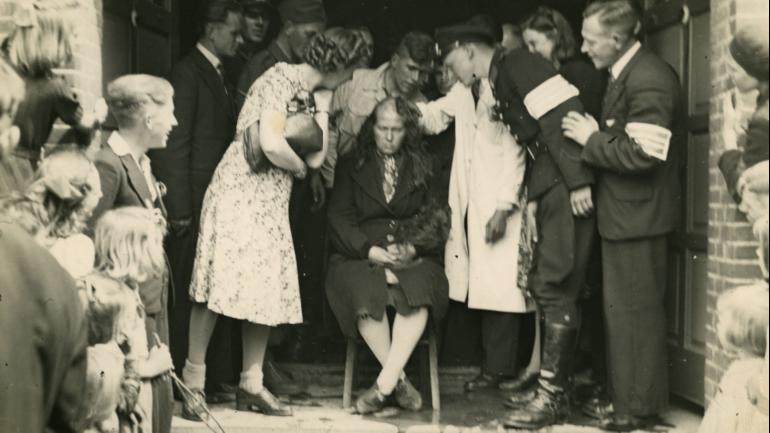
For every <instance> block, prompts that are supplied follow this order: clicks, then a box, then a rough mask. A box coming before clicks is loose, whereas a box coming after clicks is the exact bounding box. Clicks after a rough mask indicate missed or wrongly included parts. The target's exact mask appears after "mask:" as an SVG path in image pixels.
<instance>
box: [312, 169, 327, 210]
mask: <svg viewBox="0 0 770 433" xmlns="http://www.w3.org/2000/svg"><path fill="white" fill-rule="evenodd" d="M310 191H311V192H312V194H313V204H312V205H310V210H311V211H312V212H318V211H319V210H321V208H323V205H324V203H326V187H325V186H324V181H323V178H322V177H321V173H320V172H315V173H313V174H312V175H311V176H310Z"/></svg>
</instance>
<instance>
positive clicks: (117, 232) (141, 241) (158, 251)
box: [94, 206, 166, 284]
mask: <svg viewBox="0 0 770 433" xmlns="http://www.w3.org/2000/svg"><path fill="white" fill-rule="evenodd" d="M165 231H166V230H165V221H164V220H163V217H162V216H161V215H160V214H158V213H157V212H156V211H155V210H151V209H146V208H142V207H138V206H128V207H121V208H117V209H113V210H111V211H108V212H106V213H105V214H104V215H103V216H102V217H101V218H99V221H97V223H96V231H95V234H94V246H95V248H96V269H97V270H99V271H101V272H104V273H105V274H106V275H108V276H110V277H112V278H115V279H117V280H120V281H124V282H126V283H128V284H136V283H141V282H143V281H146V280H147V279H149V278H152V277H155V276H158V275H160V274H161V273H162V272H163V269H164V267H165V265H166V261H165V256H164V255H163V236H164V235H165Z"/></svg>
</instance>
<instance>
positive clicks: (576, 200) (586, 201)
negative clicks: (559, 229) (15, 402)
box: [569, 186, 594, 218]
mask: <svg viewBox="0 0 770 433" xmlns="http://www.w3.org/2000/svg"><path fill="white" fill-rule="evenodd" d="M569 202H570V204H571V205H572V215H575V216H576V217H581V218H585V217H588V216H590V215H591V213H592V212H593V211H594V201H593V199H592V198H591V187H590V186H583V187H580V188H578V189H576V190H574V191H570V193H569Z"/></svg>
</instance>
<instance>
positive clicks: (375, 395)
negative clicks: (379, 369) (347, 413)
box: [356, 382, 387, 415]
mask: <svg viewBox="0 0 770 433" xmlns="http://www.w3.org/2000/svg"><path fill="white" fill-rule="evenodd" d="M386 397H387V396H386V395H385V394H383V393H381V392H380V388H379V387H378V386H377V383H376V382H375V384H374V385H372V387H371V388H369V389H367V390H366V392H364V393H363V394H361V395H360V396H359V397H358V398H357V399H356V412H358V413H359V414H361V415H364V414H367V413H372V412H379V411H380V410H382V408H383V407H385V398H386Z"/></svg>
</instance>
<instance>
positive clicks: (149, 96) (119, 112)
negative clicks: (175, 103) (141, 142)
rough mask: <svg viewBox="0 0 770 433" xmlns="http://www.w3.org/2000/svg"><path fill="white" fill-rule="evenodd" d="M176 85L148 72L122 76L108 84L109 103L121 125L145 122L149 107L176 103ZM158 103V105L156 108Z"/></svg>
mask: <svg viewBox="0 0 770 433" xmlns="http://www.w3.org/2000/svg"><path fill="white" fill-rule="evenodd" d="M173 96H174V88H173V87H172V86H171V83H169V82H168V81H167V80H165V79H163V78H160V77H156V76H154V75H147V74H130V75H123V76H122V77H118V78H116V79H114V80H112V81H111V82H110V84H108V85H107V98H106V99H107V105H108V106H109V107H110V112H111V113H112V115H113V116H114V117H115V120H117V122H118V126H120V127H131V126H134V125H136V123H137V122H141V121H142V118H143V116H144V115H146V114H147V110H148V108H150V109H152V108H155V107H159V106H164V105H166V104H169V103H171V102H172V99H173ZM152 106H155V107H152Z"/></svg>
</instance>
